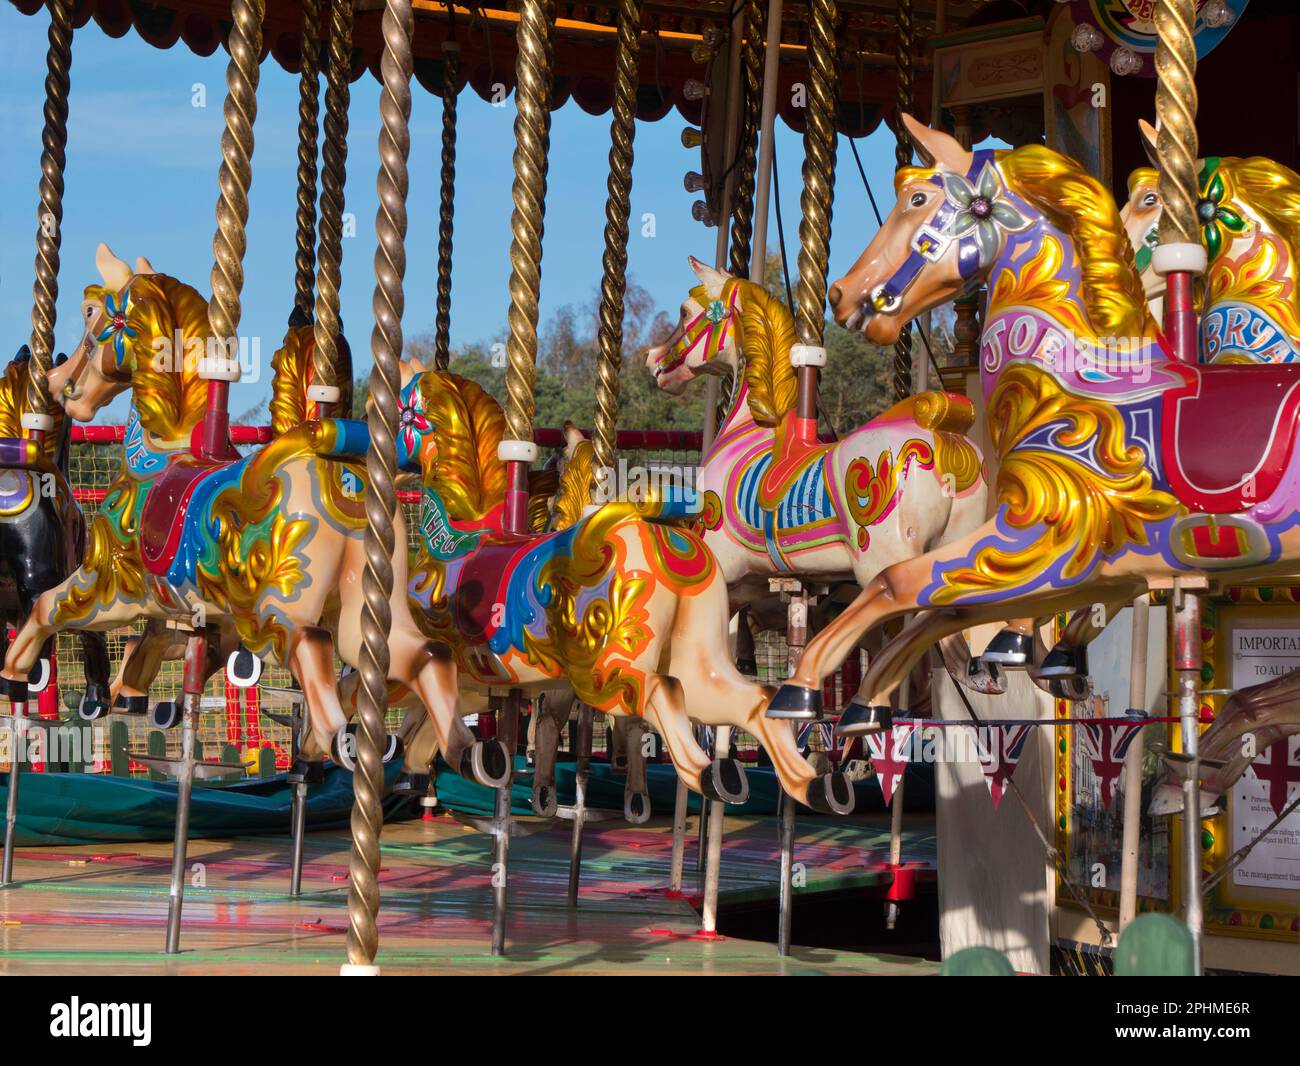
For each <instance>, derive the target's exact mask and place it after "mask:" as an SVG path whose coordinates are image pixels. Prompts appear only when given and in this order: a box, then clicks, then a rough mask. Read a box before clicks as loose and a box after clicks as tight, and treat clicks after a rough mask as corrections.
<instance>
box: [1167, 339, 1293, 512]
mask: <svg viewBox="0 0 1300 1066" xmlns="http://www.w3.org/2000/svg"><path fill="white" fill-rule="evenodd" d="M1171 369H1174V370H1176V372H1177V373H1179V374H1181V375H1182V376H1183V377H1184V379H1185V381H1186V384H1185V385H1183V386H1179V387H1177V388H1174V389H1171V390H1170V391H1169V392H1167V393H1165V395H1164V403H1163V412H1162V415H1161V421H1162V427H1161V450H1162V452H1163V453H1164V454H1163V458H1164V463H1165V476H1166V477H1167V479H1168V481H1169V484H1170V487H1171V488H1172V489H1173V491H1174V495H1175V496H1177V497H1178V499H1179V500H1181V501H1182V502H1183V503H1184V504H1186V505H1187V506H1188V507H1189V508H1190V509H1191V510H1193V511H1202V512H1205V513H1207V514H1233V513H1236V512H1240V511H1245V510H1248V509H1249V508H1251V507H1253V506H1254V505H1255V504H1257V503H1260V502H1261V501H1263V500H1266V499H1268V497H1269V496H1271V495H1272V494H1273V492H1274V490H1275V489H1276V488H1277V487H1278V484H1279V483H1280V482H1281V480H1282V475H1283V474H1284V473H1285V472H1286V468H1287V465H1288V463H1289V462H1290V459H1291V453H1292V451H1293V450H1294V447H1295V439H1296V427H1297V422H1298V421H1300V364H1295V363H1279V364H1260V365H1250V366H1240V365H1234V366H1184V365H1173V366H1171Z"/></svg>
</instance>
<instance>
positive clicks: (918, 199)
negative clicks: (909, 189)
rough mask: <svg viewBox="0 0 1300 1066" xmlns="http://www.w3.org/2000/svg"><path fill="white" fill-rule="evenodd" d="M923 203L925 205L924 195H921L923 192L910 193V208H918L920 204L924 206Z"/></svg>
mask: <svg viewBox="0 0 1300 1066" xmlns="http://www.w3.org/2000/svg"><path fill="white" fill-rule="evenodd" d="M924 203H925V193H923V192H914V193H912V206H913V207H920V206H921V205H922V204H924Z"/></svg>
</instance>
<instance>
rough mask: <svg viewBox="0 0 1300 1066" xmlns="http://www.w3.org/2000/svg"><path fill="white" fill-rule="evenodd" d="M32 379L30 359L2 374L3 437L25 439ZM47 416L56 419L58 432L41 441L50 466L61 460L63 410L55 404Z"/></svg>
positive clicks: (0, 411) (14, 363)
mask: <svg viewBox="0 0 1300 1066" xmlns="http://www.w3.org/2000/svg"><path fill="white" fill-rule="evenodd" d="M31 377H32V363H31V360H30V359H23V360H21V361H20V360H17V359H15V360H13V361H12V362H11V363H10V364H9V365H8V366H6V367H5V368H4V373H3V374H0V437H25V436H26V435H27V434H26V431H25V430H24V429H23V426H22V416H23V415H24V414H26V413H27V412H28V410H29V408H28V404H27V388H28V383H29V382H30V381H31ZM46 414H49V415H51V416H53V418H54V431H53V432H51V433H45V434H43V436H42V440H41V450H42V451H43V452H44V453H45V457H46V458H47V459H49V460H50V462H52V463H53V462H55V461H56V460H57V457H58V451H59V444H60V442H61V441H62V440H63V408H62V407H60V406H59V405H58V404H57V403H54V402H51V403H50V404H49V407H48V409H47V410H46Z"/></svg>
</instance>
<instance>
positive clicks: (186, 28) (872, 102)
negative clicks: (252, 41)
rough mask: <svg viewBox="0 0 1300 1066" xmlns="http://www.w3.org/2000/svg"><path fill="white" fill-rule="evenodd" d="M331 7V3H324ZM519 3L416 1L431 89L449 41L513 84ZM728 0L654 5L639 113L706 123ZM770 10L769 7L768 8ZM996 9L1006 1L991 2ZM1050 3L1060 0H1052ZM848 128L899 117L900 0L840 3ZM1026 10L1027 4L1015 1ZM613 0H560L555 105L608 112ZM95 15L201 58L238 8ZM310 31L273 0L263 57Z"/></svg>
mask: <svg viewBox="0 0 1300 1066" xmlns="http://www.w3.org/2000/svg"><path fill="white" fill-rule="evenodd" d="M10 2H11V3H13V4H14V6H15V7H17V8H18V9H19V10H20V11H22V12H23V13H24V14H38V13H39V12H40V11H41V10H42V7H43V3H42V0H10ZM937 2H938V0H913V11H914V16H913V20H914V26H915V37H916V41H917V45H916V49H915V52H916V72H917V77H916V86H915V98H916V100H917V101H918V107H919V110H921V111H922V113H924V112H926V111H927V110H928V101H929V99H930V82H929V70H930V68H929V63H928V61H927V58H926V57H927V51H928V50H927V48H926V47H925V42H926V41H927V39H928V38H930V37H931V36H933V35H934V33H935V32H936V25H935V20H936V4H937ZM322 6H324V5H322ZM516 6H517V5H515V4H513V3H509V2H506V0H487V2H484V3H474V4H464V5H462V4H447V3H441V2H437V0H414V8H415V40H414V48H415V77H416V79H417V81H418V82H419V83H420V85H421V86H422V87H423V88H424V89H426V90H427V91H429V92H431V93H441V91H442V77H443V62H442V56H443V48H442V45H443V42H444V41H445V40H448V39H454V40H455V41H457V42H458V43H459V45H460V50H461V51H460V56H461V63H460V73H459V76H458V79H459V81H460V84H459V85H458V86H457V89H460V88H462V87H463V86H464V85H466V84H468V85H469V86H471V87H472V88H473V89H474V91H475V92H477V93H478V94H479V95H480V96H481V97H483V98H484V99H485V100H490V99H493V97H494V95H495V97H496V98H497V99H499V98H500V92H501V90H500V88H497V87H499V86H504V87H505V89H506V90H511V89H513V86H514V69H515V27H516V24H517V22H518V15H517V13H516V12H515V11H514V10H512V8H514V7H516ZM731 6H732V4H731V2H730V0H695V2H687V0H680V2H671V0H647V2H646V3H645V4H644V7H643V11H644V14H643V25H644V27H645V32H646V33H647V34H648V35H649V36H650V37H651V38H652V39H653V45H652V46H647V45H645V44H643V47H642V49H641V60H640V68H641V79H640V81H641V84H640V92H639V94H638V109H637V117H638V118H640V119H642V120H645V121H654V120H657V119H661V118H663V117H664V116H666V115H667V114H668V113H669V112H670V111H671V110H673V109H674V108H676V109H677V111H678V112H679V113H680V114H681V115H682V116H683V117H684V118H685V119H686V120H687V121H689V122H698V121H699V118H700V102H699V101H698V100H690V99H687V97H686V94H685V91H684V89H685V86H686V83H687V82H688V81H689V80H692V79H699V78H701V76H702V71H703V66H702V64H701V63H700V62H699V61H698V60H697V59H696V58H695V57H694V56H693V55H692V52H693V50H694V49H695V48H696V46H698V45H699V44H700V42H701V40H702V39H703V37H704V36H705V35H706V34H708V33H709V32H710V31H711V30H718V31H721V30H723V29H724V28H725V26H726V23H727V18H728V12H729V10H730V8H731ZM763 6H764V8H765V9H766V6H767V5H766V2H764V4H763ZM992 6H994V7H996V6H997V5H996V4H994V5H992ZM1047 6H1048V7H1050V6H1051V5H1050V4H1048V5H1047ZM838 7H839V11H840V18H841V22H840V32H839V35H838V42H839V48H840V54H839V66H840V83H839V84H840V128H841V129H842V130H843V132H845V133H848V134H850V135H853V136H861V135H863V134H866V133H869V132H871V131H872V130H873V129H875V127H876V126H877V125H878V124H879V123H880V121H881V119H882V118H884V117H886V116H887V115H892V110H893V106H894V92H895V69H896V67H895V62H894V25H895V13H896V10H897V2H896V0H839V4H838ZM1017 7H1022V5H1017ZM383 8H384V4H383V0H357V2H356V23H355V28H354V30H353V46H354V54H353V77H354V79H355V78H358V77H360V76H361V74H362V73H363V72H365V71H367V70H369V71H370V72H371V73H372V74H373V75H374V76H375V77H378V72H379V59H380V53H381V50H382V41H381V38H380V19H381V17H382V14H383ZM807 8H808V5H807V3H803V2H788V3H786V4H785V7H784V16H783V19H782V26H781V41H782V49H781V60H782V65H781V88H782V91H781V92H780V94H779V96H778V100H779V101H780V113H781V116H782V118H783V119H784V120H785V121H786V122H787V123H788V124H789V125H790V126H791V127H792V128H793V129H796V130H802V129H803V113H802V109H801V108H798V107H795V106H793V104H792V93H791V92H790V87H791V85H792V84H793V83H794V82H797V81H802V80H804V79H805V78H806V77H807V70H808V63H807V57H806V55H805V47H806V43H807V31H808V10H807ZM989 8H990V5H989V4H988V3H987V2H982V0H947V3H946V12H947V19H948V24H949V26H954V25H955V26H960V25H963V24H965V23H966V22H968V21H970V20H972V18H974V17H977V16H978V14H980V13H984V12H987V11H988V10H989ZM617 15H618V8H617V5H616V4H613V3H609V2H605V3H574V2H568V0H558V2H557V3H556V28H555V71H556V77H555V84H554V90H553V94H552V100H551V107H552V109H554V108H558V107H561V106H563V105H564V104H565V103H566V102H567V101H568V100H569V99H570V98H572V99H573V100H574V101H575V102H576V103H577V104H578V106H579V107H581V108H582V109H583V110H584V111H586V112H588V113H590V114H601V113H604V112H605V111H607V110H608V109H609V107H610V106H611V103H612V100H613V85H612V77H613V73H614V34H615V24H616V21H617ZM92 19H93V20H94V21H95V22H96V23H97V24H98V25H99V27H100V28H101V29H102V30H103V31H104V32H105V33H106V34H108V35H109V36H110V37H121V36H123V35H124V34H126V33H129V32H131V31H132V30H134V31H135V32H136V33H138V34H139V35H140V36H141V37H142V38H143V39H144V40H146V41H147V42H148V43H150V44H152V45H154V46H155V47H158V48H171V47H172V46H174V45H175V44H176V43H177V42H178V41H181V42H184V44H185V45H186V46H187V47H189V48H190V49H191V50H192V51H194V52H196V53H197V54H199V55H203V56H207V55H211V54H212V53H213V52H214V51H216V49H217V48H218V47H222V46H224V44H225V38H226V33H227V31H228V29H229V25H230V5H229V4H228V3H226V2H224V0H160V2H158V3H147V2H146V0H79V2H78V3H77V5H76V15H75V25H76V26H77V27H81V26H84V25H85V24H86V23H87V22H89V21H91V20H92ZM301 33H302V8H301V5H300V4H299V3H297V2H296V0H267V4H266V21H265V24H264V32H263V49H264V54H265V53H269V54H270V55H271V56H273V57H274V58H275V60H276V62H277V63H279V64H280V66H282V67H283V68H284V69H285V70H287V71H291V72H297V70H298V65H299V55H300V43H301Z"/></svg>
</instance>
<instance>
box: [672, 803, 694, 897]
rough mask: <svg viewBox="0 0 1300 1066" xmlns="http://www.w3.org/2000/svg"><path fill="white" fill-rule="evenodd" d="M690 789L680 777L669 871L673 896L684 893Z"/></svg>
mask: <svg viewBox="0 0 1300 1066" xmlns="http://www.w3.org/2000/svg"><path fill="white" fill-rule="evenodd" d="M689 791H690V790H689V789H687V787H686V782H685V781H683V780H682V779H681V778H680V777H679V778H678V779H677V791H676V793H675V794H674V795H673V855H672V863H671V865H670V867H669V873H668V891H669V893H670V894H672V895H673V896H680V895H681V894H682V869H683V868H684V867H685V865H686V808H687V804H688V802H689V799H690V797H689Z"/></svg>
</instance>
